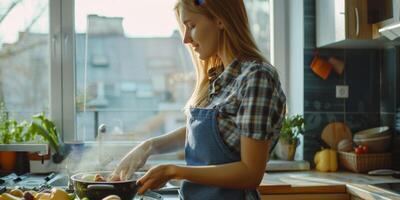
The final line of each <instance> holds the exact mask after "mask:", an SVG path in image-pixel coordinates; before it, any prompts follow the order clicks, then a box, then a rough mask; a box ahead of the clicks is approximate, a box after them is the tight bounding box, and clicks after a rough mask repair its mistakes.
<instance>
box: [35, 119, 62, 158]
mask: <svg viewBox="0 0 400 200" xmlns="http://www.w3.org/2000/svg"><path fill="white" fill-rule="evenodd" d="M32 119H33V120H34V121H33V122H31V123H30V124H29V126H28V132H30V133H31V134H32V135H40V136H42V138H43V139H45V140H46V141H48V142H49V145H50V147H51V148H52V149H53V150H54V151H55V153H56V154H55V155H54V156H53V161H54V162H55V163H59V162H61V161H62V160H63V159H64V158H65V156H66V155H67V154H68V153H69V149H68V148H67V147H66V146H65V145H64V143H63V142H62V140H61V136H60V135H59V134H58V133H57V129H56V126H55V125H54V122H52V121H51V120H49V119H48V118H47V117H46V116H45V115H44V113H39V114H36V115H34V116H32Z"/></svg>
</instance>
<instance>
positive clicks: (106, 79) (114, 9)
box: [75, 0, 195, 141]
mask: <svg viewBox="0 0 400 200" xmlns="http://www.w3.org/2000/svg"><path fill="white" fill-rule="evenodd" d="M174 4H175V0H151V1H139V0H133V1H125V0H117V1H116V0H101V1H99V0H76V1H75V30H76V32H75V72H76V74H75V77H76V89H75V91H76V99H77V102H76V123H77V125H76V129H77V134H76V137H77V138H76V139H77V140H83V141H94V140H95V139H96V138H97V135H98V133H97V127H98V126H99V125H100V124H106V126H107V133H106V134H105V135H104V137H101V138H102V139H104V140H107V141H142V140H144V139H147V138H150V137H154V136H157V135H161V134H163V133H165V132H168V131H171V130H173V129H176V128H178V127H180V126H183V125H184V124H185V116H184V114H183V112H182V108H183V107H184V104H185V103H186V100H187V99H188V98H189V96H190V95H191V92H192V90H193V87H194V84H195V74H194V67H193V65H192V62H191V58H190V56H189V54H188V52H187V50H186V49H185V46H184V45H183V44H182V39H181V36H180V35H179V32H178V25H177V23H176V19H175V15H174V12H173V6H174ZM149 8H151V9H149Z"/></svg>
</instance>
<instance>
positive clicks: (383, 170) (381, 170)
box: [368, 169, 400, 176]
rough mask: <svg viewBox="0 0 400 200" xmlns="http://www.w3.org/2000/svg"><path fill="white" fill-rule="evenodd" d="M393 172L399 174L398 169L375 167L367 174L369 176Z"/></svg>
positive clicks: (389, 174) (388, 174)
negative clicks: (375, 168)
mask: <svg viewBox="0 0 400 200" xmlns="http://www.w3.org/2000/svg"><path fill="white" fill-rule="evenodd" d="M394 174H400V171H396V170H392V169H377V170H372V171H369V172H368V175H371V176H392V175H394Z"/></svg>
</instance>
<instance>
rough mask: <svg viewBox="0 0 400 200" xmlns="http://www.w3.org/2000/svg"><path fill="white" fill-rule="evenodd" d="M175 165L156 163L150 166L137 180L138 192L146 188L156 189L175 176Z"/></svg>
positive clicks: (144, 190)
mask: <svg viewBox="0 0 400 200" xmlns="http://www.w3.org/2000/svg"><path fill="white" fill-rule="evenodd" d="M175 168H176V166H175V165H158V166H155V167H153V168H151V169H150V170H149V171H147V173H146V174H145V175H144V176H142V177H141V178H140V179H139V180H138V181H137V182H138V184H139V186H140V187H139V190H138V194H143V193H144V192H146V191H147V190H148V189H158V188H161V187H162V186H164V185H165V184H166V183H167V182H168V181H169V180H171V179H173V178H174V177H175Z"/></svg>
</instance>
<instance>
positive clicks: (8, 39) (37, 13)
mask: <svg viewBox="0 0 400 200" xmlns="http://www.w3.org/2000/svg"><path fill="white" fill-rule="evenodd" d="M48 5H49V2H48V1H47V0H23V1H21V0H1V1H0V102H4V103H5V106H6V108H7V110H8V111H9V112H10V117H12V118H15V119H19V120H20V119H27V120H29V119H31V116H32V114H36V113H38V112H46V113H48V112H49V90H50V88H49V82H50V77H49V51H50V50H49V35H48V34H49V17H48V16H49V12H48V11H49V7H48Z"/></svg>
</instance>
